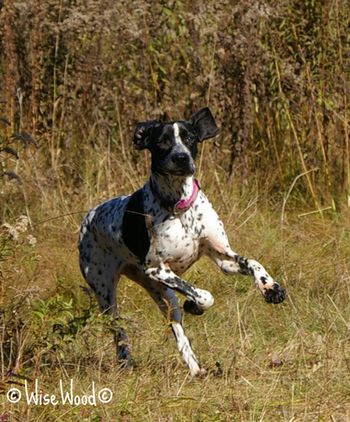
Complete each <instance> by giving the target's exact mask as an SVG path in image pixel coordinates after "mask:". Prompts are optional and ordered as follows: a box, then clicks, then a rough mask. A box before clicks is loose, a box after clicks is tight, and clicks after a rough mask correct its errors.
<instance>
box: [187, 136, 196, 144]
mask: <svg viewBox="0 0 350 422" xmlns="http://www.w3.org/2000/svg"><path fill="white" fill-rule="evenodd" d="M195 141H196V139H195V137H194V136H192V135H187V136H186V138H185V142H186V144H188V145H192V144H193V143H194V142H195Z"/></svg>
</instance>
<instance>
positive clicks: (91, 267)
mask: <svg viewBox="0 0 350 422" xmlns="http://www.w3.org/2000/svg"><path fill="white" fill-rule="evenodd" d="M92 258H93V260H92ZM80 268H81V272H82V274H83V276H84V278H85V280H86V281H87V283H88V284H89V286H90V287H91V289H92V290H93V291H94V293H95V296H96V298H97V301H98V304H99V307H100V310H101V312H103V313H107V314H109V315H111V317H112V331H113V337H114V342H115V345H116V351H117V358H118V361H119V363H120V365H121V366H122V367H124V368H130V367H131V366H132V363H131V357H130V350H129V345H128V338H127V335H126V332H125V330H124V329H123V328H122V327H121V326H120V325H119V322H118V306H117V300H116V288H117V285H118V281H119V277H120V270H121V262H120V261H118V260H117V259H116V258H115V257H114V256H113V255H112V254H110V253H107V252H106V251H105V250H104V251H103V253H101V252H100V253H99V251H98V250H97V248H91V247H90V248H89V252H88V253H86V252H85V253H84V251H83V246H81V245H80Z"/></svg>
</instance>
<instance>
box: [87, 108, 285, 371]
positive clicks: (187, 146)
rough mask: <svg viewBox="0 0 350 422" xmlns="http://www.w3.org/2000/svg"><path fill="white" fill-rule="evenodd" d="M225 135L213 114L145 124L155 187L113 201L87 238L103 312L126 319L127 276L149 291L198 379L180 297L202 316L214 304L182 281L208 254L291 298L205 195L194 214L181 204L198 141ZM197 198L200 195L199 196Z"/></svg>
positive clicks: (97, 211) (124, 344) (122, 337)
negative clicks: (119, 290)
mask: <svg viewBox="0 0 350 422" xmlns="http://www.w3.org/2000/svg"><path fill="white" fill-rule="evenodd" d="M217 133H218V128H217V126H216V123H215V120H214V118H213V116H212V114H211V113H210V111H209V109H208V108H205V109H202V110H200V111H199V112H197V113H196V114H195V115H194V116H192V118H191V120H189V121H177V122H168V123H161V122H159V121H150V122H144V123H139V124H138V125H137V127H136V130H135V135H134V145H135V147H136V148H137V149H144V148H147V149H148V150H149V151H150V152H151V157H152V166H151V167H152V174H151V177H150V179H149V181H148V182H147V183H146V184H145V185H144V186H143V187H142V188H141V189H140V190H138V191H137V192H135V193H134V194H132V195H129V196H122V197H118V198H114V199H111V200H109V201H107V202H104V203H103V204H101V205H99V206H97V207H96V208H94V209H92V210H91V211H90V212H89V213H88V214H87V216H86V217H85V218H84V220H83V222H82V225H81V231H80V240H79V252H80V268H81V271H82V274H83V276H84V278H85V279H86V281H87V282H88V284H89V286H90V287H91V288H92V290H93V291H94V292H95V294H96V297H97V300H98V303H99V305H100V308H101V310H102V311H105V312H109V313H110V314H112V315H114V316H115V317H116V321H117V316H118V309H117V300H116V287H117V284H118V281H119V278H120V276H121V275H122V274H125V275H126V276H127V277H129V278H130V279H132V280H134V281H135V282H136V283H138V284H139V285H140V286H142V287H143V288H144V289H145V290H146V291H147V292H148V293H149V295H150V296H151V297H152V298H153V300H154V301H155V302H156V304H157V305H158V307H159V309H160V311H161V312H162V313H163V315H164V316H165V318H166V319H167V320H168V321H169V322H170V323H171V325H172V328H173V332H174V335H175V338H176V343H177V347H178V349H179V351H180V353H181V355H182V357H183V359H184V361H185V362H186V364H187V365H188V367H189V369H190V372H191V375H198V374H200V373H202V372H203V370H202V369H201V367H200V365H199V363H198V360H197V358H196V356H195V354H194V352H193V350H192V348H191V345H190V342H189V340H188V338H187V337H186V335H185V333H184V330H183V327H182V312H181V309H180V305H179V302H178V299H177V296H176V294H175V292H178V293H180V294H182V295H184V296H185V297H186V300H185V303H184V310H185V311H186V312H189V313H192V314H196V315H200V314H202V313H203V312H204V311H205V310H207V309H208V308H210V307H211V306H212V305H213V303H214V298H213V296H212V295H211V293H210V292H208V291H206V290H202V289H199V288H198V287H194V286H193V285H191V284H190V283H188V282H187V281H186V280H185V279H183V278H182V274H183V273H184V272H185V271H186V270H187V269H188V268H190V267H191V265H192V264H193V263H194V262H196V261H197V260H198V259H199V258H200V257H201V256H203V255H207V256H209V257H210V258H211V259H212V260H213V261H214V262H215V263H216V264H217V265H218V267H219V268H220V269H221V270H222V271H223V272H224V273H225V274H237V273H239V274H244V275H249V276H252V277H253V279H254V281H255V284H256V286H257V287H258V288H259V290H260V291H261V293H262V295H263V296H264V297H265V299H266V301H268V302H270V303H280V302H282V301H283V300H284V297H285V293H284V290H283V289H282V288H281V287H280V285H279V284H278V283H277V282H275V281H274V280H273V279H272V277H271V276H270V275H269V274H268V273H267V271H266V270H265V268H264V267H263V266H262V265H261V264H259V263H258V262H257V261H254V260H251V259H247V258H244V257H242V256H240V255H238V254H237V253H235V252H233V251H232V249H231V247H230V245H229V241H228V238H227V235H226V233H225V230H224V226H223V223H222V222H221V221H220V219H219V217H218V215H217V213H216V212H215V210H214V209H213V207H212V205H211V203H210V202H209V201H208V199H207V197H206V196H205V194H204V192H203V191H202V190H200V191H199V193H198V194H197V196H196V197H195V199H194V201H193V203H191V204H190V206H189V207H188V208H185V209H181V210H179V209H176V204H177V203H178V202H179V201H180V200H183V201H186V200H187V199H188V198H190V197H191V195H192V193H193V186H194V179H193V177H194V172H195V158H196V154H197V146H198V143H200V142H202V141H203V140H205V139H208V138H212V137H214V136H216V135H217ZM192 196H193V195H192ZM115 341H116V346H117V356H118V359H119V360H120V361H121V363H122V364H123V365H124V366H126V367H129V366H131V358H130V353H129V344H128V340H127V336H126V333H125V331H124V330H123V329H122V328H121V327H119V326H118V325H117V323H116V330H115Z"/></svg>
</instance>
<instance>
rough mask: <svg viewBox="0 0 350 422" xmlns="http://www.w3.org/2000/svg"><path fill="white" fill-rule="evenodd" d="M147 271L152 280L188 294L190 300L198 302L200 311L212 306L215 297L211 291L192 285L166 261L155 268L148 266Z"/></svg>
mask: <svg viewBox="0 0 350 422" xmlns="http://www.w3.org/2000/svg"><path fill="white" fill-rule="evenodd" d="M145 273H146V275H147V276H148V277H149V278H151V279H152V280H155V281H158V282H160V283H162V284H165V285H166V286H168V287H170V288H171V289H173V290H175V291H177V292H179V293H181V294H182V295H184V296H186V297H187V299H188V301H189V302H191V303H195V304H196V307H197V309H198V313H202V311H204V310H206V309H208V308H210V306H212V305H213V303H214V298H213V296H212V295H211V293H210V292H208V291H207V290H202V289H198V288H197V287H194V286H192V285H191V284H189V283H188V282H187V281H185V280H183V279H182V278H180V277H178V276H177V275H176V274H175V273H174V272H173V271H172V270H171V269H170V268H169V266H168V265H166V264H164V263H160V264H159V266H158V267H155V268H154V267H153V268H148V269H147V270H146V271H145ZM193 313H194V312H193Z"/></svg>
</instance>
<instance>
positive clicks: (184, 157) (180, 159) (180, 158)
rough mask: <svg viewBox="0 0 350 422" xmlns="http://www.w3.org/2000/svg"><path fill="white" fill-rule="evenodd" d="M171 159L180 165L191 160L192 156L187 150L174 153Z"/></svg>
mask: <svg viewBox="0 0 350 422" xmlns="http://www.w3.org/2000/svg"><path fill="white" fill-rule="evenodd" d="M171 159H172V161H173V162H174V163H175V164H178V165H184V164H188V163H189V162H190V157H189V156H188V154H186V153H185V152H178V153H177V154H174V155H173V156H172V157H171Z"/></svg>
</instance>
